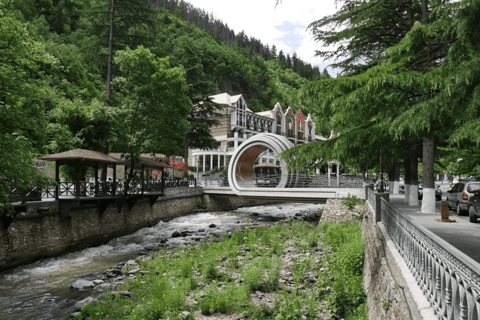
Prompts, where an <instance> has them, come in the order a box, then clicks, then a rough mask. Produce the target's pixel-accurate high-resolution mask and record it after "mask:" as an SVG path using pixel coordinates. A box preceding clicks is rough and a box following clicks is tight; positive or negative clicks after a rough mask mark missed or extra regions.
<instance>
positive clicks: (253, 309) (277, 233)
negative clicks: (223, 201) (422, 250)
mask: <svg viewBox="0 0 480 320" xmlns="http://www.w3.org/2000/svg"><path fill="white" fill-rule="evenodd" d="M287 248H289V250H290V249H291V248H293V252H291V253H288V254H289V255H288V256H287V253H285V252H284V250H285V249H287ZM285 251H288V250H285ZM329 252H330V253H329ZM136 262H137V264H138V265H139V267H140V268H141V269H142V270H144V271H149V273H147V274H144V275H143V276H141V275H140V274H137V275H138V276H137V278H136V279H135V280H129V281H128V282H127V283H125V284H124V285H123V286H122V287H121V288H117V289H116V290H118V291H130V292H132V293H133V294H132V297H131V298H130V299H128V298H125V297H123V296H121V295H117V294H115V295H112V294H110V293H107V294H105V295H104V296H103V297H101V298H100V299H99V300H98V301H97V302H96V303H93V304H89V305H87V306H85V307H84V308H83V309H82V311H81V314H80V315H78V316H76V317H75V319H84V318H86V317H89V318H90V319H92V320H93V319H105V318H109V319H167V318H168V319H183V318H182V317H181V313H182V312H183V311H185V310H187V311H189V312H191V315H190V316H189V319H193V318H194V317H193V313H194V312H195V311H197V310H200V312H201V314H203V315H208V314H210V313H211V312H214V313H227V314H230V313H234V314H238V315H245V317H246V318H250V319H276V320H289V319H299V318H301V316H302V315H304V316H306V317H307V319H320V314H321V312H323V311H324V310H322V309H323V306H322V304H321V303H320V302H323V305H324V306H326V307H327V309H328V310H329V312H330V313H331V315H332V317H333V318H340V317H344V318H346V319H366V305H365V293H364V290H363V286H362V268H363V239H362V237H361V228H360V225H359V224H355V223H339V224H332V225H329V224H321V225H312V224H308V223H307V222H299V221H294V222H291V223H289V224H276V225H274V226H272V227H255V228H253V229H249V228H246V227H243V228H242V229H241V230H239V231H236V232H233V233H232V235H231V237H230V238H228V237H226V236H225V235H224V237H223V240H222V241H220V242H211V243H207V242H205V241H202V242H200V243H195V242H194V241H191V242H190V243H189V245H187V246H184V247H182V248H177V249H174V250H172V251H167V250H163V251H159V252H156V253H152V255H151V257H150V258H148V259H146V260H140V259H137V260H136ZM129 268H130V269H131V268H134V266H132V267H129ZM322 268H323V269H326V271H325V270H321V269H322ZM127 270H128V269H127ZM312 275H314V278H315V279H316V280H314V281H312V280H311V278H312ZM285 279H286V280H285ZM287 283H288V284H289V286H287V285H286V284H287ZM287 287H290V290H287ZM292 288H293V289H292ZM255 291H261V292H262V293H264V294H267V295H269V299H270V303H266V304H261V305H258V304H255V303H254V301H253V300H252V298H251V294H252V293H255ZM187 297H188V299H187ZM263 301H265V300H263Z"/></svg>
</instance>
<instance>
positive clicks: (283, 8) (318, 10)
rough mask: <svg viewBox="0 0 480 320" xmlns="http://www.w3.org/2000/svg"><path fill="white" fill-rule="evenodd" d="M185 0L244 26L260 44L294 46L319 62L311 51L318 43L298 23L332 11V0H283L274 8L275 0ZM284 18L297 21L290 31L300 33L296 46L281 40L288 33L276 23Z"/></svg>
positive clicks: (238, 26) (300, 53)
mask: <svg viewBox="0 0 480 320" xmlns="http://www.w3.org/2000/svg"><path fill="white" fill-rule="evenodd" d="M188 2H190V3H191V4H192V5H193V6H195V7H198V8H202V9H204V10H205V11H207V12H212V13H213V14H214V16H216V18H217V19H220V20H222V21H223V22H224V23H227V24H228V26H229V27H230V28H231V29H233V30H234V31H235V33H238V32H240V31H242V30H244V31H245V33H246V34H247V35H248V36H249V37H254V38H257V39H260V40H261V41H262V43H263V44H268V45H270V46H272V45H273V44H274V45H275V46H276V47H277V50H280V49H281V50H283V51H284V52H291V51H293V50H295V51H296V52H297V55H298V56H299V57H300V58H301V59H302V60H304V61H306V62H309V63H312V64H317V63H319V59H318V58H314V57H313V54H314V51H315V49H319V48H320V47H319V45H318V44H317V45H316V44H315V43H314V42H313V40H310V39H311V35H310V34H309V33H308V31H306V30H305V28H300V27H299V26H307V25H308V24H310V23H311V22H313V21H316V20H318V19H320V18H322V17H323V16H326V15H331V14H333V13H334V12H335V4H334V0H321V1H318V0H282V3H280V4H279V5H278V6H277V7H276V8H275V3H276V0H243V1H232V0H230V1H228V0H188ZM284 22H289V23H292V24H294V25H296V26H295V28H294V29H293V30H291V31H290V33H289V34H290V35H291V36H294V37H301V39H302V41H301V45H300V47H299V48H293V47H291V46H289V45H288V44H286V43H285V42H284V41H282V40H281V39H282V38H283V37H284V36H285V35H286V34H287V33H286V32H284V31H281V30H279V29H277V28H276V27H278V26H281V25H283V23H284ZM292 53H293V52H292Z"/></svg>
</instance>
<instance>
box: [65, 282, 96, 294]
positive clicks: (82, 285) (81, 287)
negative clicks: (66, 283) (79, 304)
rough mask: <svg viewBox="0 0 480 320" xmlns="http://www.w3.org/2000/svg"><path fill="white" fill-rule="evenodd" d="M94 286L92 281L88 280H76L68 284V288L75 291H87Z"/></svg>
mask: <svg viewBox="0 0 480 320" xmlns="http://www.w3.org/2000/svg"><path fill="white" fill-rule="evenodd" d="M94 286H95V284H94V283H93V281H89V280H83V279H80V280H77V281H75V282H74V283H72V284H71V285H70V289H73V290H76V291H88V290H90V289H92V288H93V287H94Z"/></svg>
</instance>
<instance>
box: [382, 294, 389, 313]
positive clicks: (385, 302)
mask: <svg viewBox="0 0 480 320" xmlns="http://www.w3.org/2000/svg"><path fill="white" fill-rule="evenodd" d="M389 308H390V300H388V297H385V298H383V299H382V309H383V310H385V311H388V309H389Z"/></svg>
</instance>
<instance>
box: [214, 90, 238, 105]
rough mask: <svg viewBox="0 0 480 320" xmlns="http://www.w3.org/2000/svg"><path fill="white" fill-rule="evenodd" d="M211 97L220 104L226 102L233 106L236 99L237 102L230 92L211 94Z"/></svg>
mask: <svg viewBox="0 0 480 320" xmlns="http://www.w3.org/2000/svg"><path fill="white" fill-rule="evenodd" d="M210 98H212V100H213V101H214V102H216V103H218V104H226V105H229V106H232V105H233V103H235V102H237V101H236V100H235V102H232V100H231V97H230V95H229V94H228V93H220V94H216V95H213V96H210ZM237 100H238V99H237Z"/></svg>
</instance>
